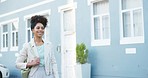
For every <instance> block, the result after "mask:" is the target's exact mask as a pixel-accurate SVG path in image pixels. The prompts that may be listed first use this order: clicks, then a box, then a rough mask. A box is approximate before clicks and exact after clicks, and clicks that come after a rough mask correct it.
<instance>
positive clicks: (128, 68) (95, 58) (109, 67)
mask: <svg viewBox="0 0 148 78" xmlns="http://www.w3.org/2000/svg"><path fill="white" fill-rule="evenodd" d="M147 3H148V1H147V0H144V24H145V25H144V27H145V28H144V30H145V43H142V44H130V45H126V44H125V45H120V17H119V0H109V4H110V5H109V8H110V26H111V45H110V46H90V44H91V40H90V38H91V33H90V32H91V31H90V29H91V24H90V22H91V20H90V19H91V18H90V7H88V5H87V0H77V4H78V5H77V6H78V7H77V9H76V14H77V17H76V19H77V20H76V21H77V27H76V29H77V30H76V31H77V43H80V42H84V43H86V45H87V47H88V48H89V62H90V63H91V65H92V71H91V74H92V76H91V78H130V77H131V78H147V77H148V63H147V59H148V58H147V57H148V52H147V51H148V48H147V46H148V41H147V40H148V39H147V38H148V32H147V29H148V26H147V25H148V22H147V20H148V15H147V14H148V7H147ZM82 4H83V5H82ZM126 48H136V54H132V55H130V54H125V49H126Z"/></svg>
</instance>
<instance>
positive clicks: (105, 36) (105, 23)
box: [102, 15, 110, 39]
mask: <svg viewBox="0 0 148 78" xmlns="http://www.w3.org/2000/svg"><path fill="white" fill-rule="evenodd" d="M109 31H110V30H109V17H108V15H106V16H103V17H102V32H103V39H109V35H110V33H109Z"/></svg>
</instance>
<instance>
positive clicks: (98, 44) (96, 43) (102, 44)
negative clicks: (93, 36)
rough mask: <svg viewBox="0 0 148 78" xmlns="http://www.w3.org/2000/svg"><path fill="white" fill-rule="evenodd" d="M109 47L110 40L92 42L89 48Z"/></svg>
mask: <svg viewBox="0 0 148 78" xmlns="http://www.w3.org/2000/svg"><path fill="white" fill-rule="evenodd" d="M108 45H110V39H102V40H92V42H91V46H108Z"/></svg>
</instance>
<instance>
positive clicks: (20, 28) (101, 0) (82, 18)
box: [0, 0, 148, 78]
mask: <svg viewBox="0 0 148 78" xmlns="http://www.w3.org/2000/svg"><path fill="white" fill-rule="evenodd" d="M147 3H148V0H0V63H1V64H4V65H5V66H7V67H8V68H9V69H10V78H21V74H20V70H19V69H16V67H15V60H16V57H17V56H18V55H19V50H21V48H22V47H23V44H24V43H26V42H29V41H30V40H31V39H32V38H33V34H32V33H31V30H30V18H31V16H33V15H43V16H45V17H46V18H47V19H48V24H47V28H46V29H45V35H44V39H47V40H49V41H51V42H52V44H53V51H54V53H55V57H56V60H57V64H58V70H59V75H60V78H76V76H75V65H76V55H75V53H76V52H75V47H76V44H77V43H82V42H83V43H85V44H86V46H87V48H88V50H89V58H88V62H89V63H90V64H91V78H147V77H148V63H147V59H148V58H147V57H148V52H147V51H148V48H147V46H148V31H146V29H148V26H147V25H148V22H147V20H148V5H147Z"/></svg>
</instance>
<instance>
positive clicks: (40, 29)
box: [32, 23, 45, 38]
mask: <svg viewBox="0 0 148 78" xmlns="http://www.w3.org/2000/svg"><path fill="white" fill-rule="evenodd" d="M44 29H45V28H44V26H43V24H42V23H37V24H36V26H35V27H34V29H32V32H33V34H34V37H39V38H40V37H42V36H43V35H44Z"/></svg>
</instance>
